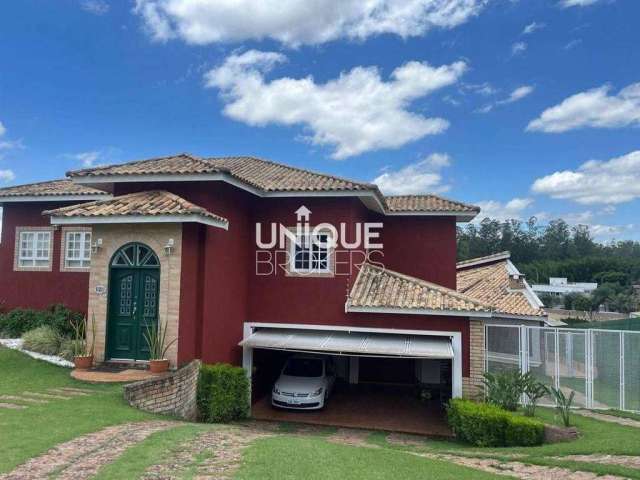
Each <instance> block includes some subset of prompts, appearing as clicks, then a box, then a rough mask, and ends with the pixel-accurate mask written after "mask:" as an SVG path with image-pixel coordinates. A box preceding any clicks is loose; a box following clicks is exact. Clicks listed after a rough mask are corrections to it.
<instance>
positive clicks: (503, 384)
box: [482, 370, 526, 412]
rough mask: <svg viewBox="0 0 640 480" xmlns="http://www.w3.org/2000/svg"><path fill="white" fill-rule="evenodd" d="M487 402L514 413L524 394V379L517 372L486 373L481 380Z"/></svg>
mask: <svg viewBox="0 0 640 480" xmlns="http://www.w3.org/2000/svg"><path fill="white" fill-rule="evenodd" d="M482 382H483V383H484V386H485V389H486V394H487V401H488V402H489V403H491V404H493V405H497V406H499V407H502V408H504V409H505V410H509V411H510V412H515V411H516V410H517V409H518V405H519V404H520V398H521V397H522V394H523V393H524V389H525V383H526V379H525V377H524V375H522V374H521V373H520V372H519V371H517V370H512V371H507V372H500V373H491V372H486V373H485V374H484V378H483V380H482Z"/></svg>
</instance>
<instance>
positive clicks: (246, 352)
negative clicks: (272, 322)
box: [242, 323, 253, 415]
mask: <svg viewBox="0 0 640 480" xmlns="http://www.w3.org/2000/svg"><path fill="white" fill-rule="evenodd" d="M252 333H253V328H252V327H251V326H250V325H247V324H246V323H245V324H244V333H243V339H246V338H249V337H250V336H251V334H252ZM242 368H244V371H245V373H246V374H247V378H248V379H249V398H251V395H252V392H251V377H252V375H253V348H252V347H247V346H243V347H242ZM249 405H251V402H249ZM249 415H251V407H249Z"/></svg>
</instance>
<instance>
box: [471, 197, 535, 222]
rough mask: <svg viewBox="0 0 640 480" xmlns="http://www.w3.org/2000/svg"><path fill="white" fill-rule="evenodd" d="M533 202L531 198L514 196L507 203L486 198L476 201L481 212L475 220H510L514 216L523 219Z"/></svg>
mask: <svg viewBox="0 0 640 480" xmlns="http://www.w3.org/2000/svg"><path fill="white" fill-rule="evenodd" d="M532 204H533V200H532V199H531V198H517V197H516V198H513V199H511V200H509V201H508V202H506V203H502V202H498V201H495V200H485V201H482V202H476V205H478V206H479V207H480V214H479V215H478V216H477V217H476V218H475V219H474V222H481V221H482V220H483V219H485V218H491V219H494V220H501V221H504V220H509V219H512V218H515V219H522V218H523V216H524V212H525V210H527V209H528V208H529V207H530V206H531V205H532Z"/></svg>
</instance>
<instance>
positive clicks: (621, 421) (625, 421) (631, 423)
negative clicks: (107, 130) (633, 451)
mask: <svg viewBox="0 0 640 480" xmlns="http://www.w3.org/2000/svg"><path fill="white" fill-rule="evenodd" d="M575 413H577V414H578V415H582V416H583V417H589V418H595V419H596V420H602V421H603V422H610V423H617V424H618V425H624V426H626V427H636V428H640V421H638V420H633V419H631V418H623V417H616V416H614V415H607V414H606V413H597V412H594V411H593V410H576V411H575Z"/></svg>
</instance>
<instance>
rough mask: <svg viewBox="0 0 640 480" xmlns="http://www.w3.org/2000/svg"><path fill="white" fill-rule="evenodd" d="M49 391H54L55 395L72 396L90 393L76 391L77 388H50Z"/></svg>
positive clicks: (82, 395)
mask: <svg viewBox="0 0 640 480" xmlns="http://www.w3.org/2000/svg"><path fill="white" fill-rule="evenodd" d="M47 392H50V393H53V394H54V395H66V396H71V397H86V396H88V395H89V394H88V393H86V392H76V391H75V390H67V389H64V388H50V389H48V390H47Z"/></svg>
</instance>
